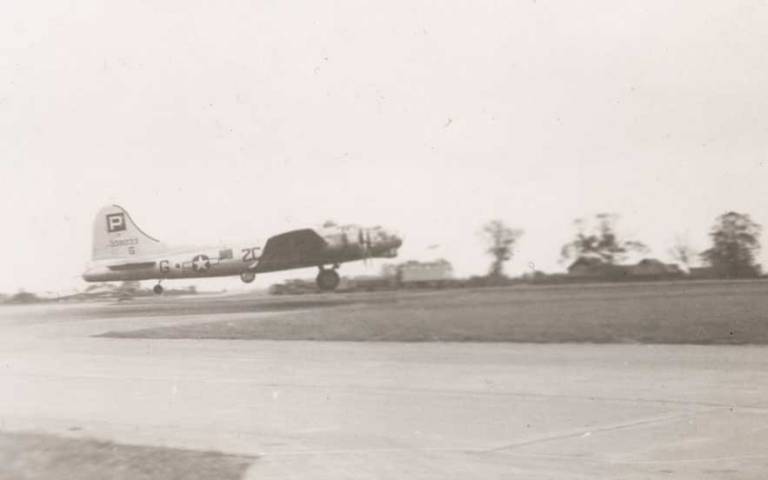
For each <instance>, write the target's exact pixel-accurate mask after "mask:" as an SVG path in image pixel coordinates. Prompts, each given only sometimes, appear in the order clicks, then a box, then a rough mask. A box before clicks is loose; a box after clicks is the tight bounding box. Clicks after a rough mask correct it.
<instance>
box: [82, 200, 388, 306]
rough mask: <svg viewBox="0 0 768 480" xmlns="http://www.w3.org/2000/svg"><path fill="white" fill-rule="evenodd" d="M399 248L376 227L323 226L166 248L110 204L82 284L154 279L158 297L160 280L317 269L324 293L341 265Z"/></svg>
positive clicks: (99, 220) (98, 222)
mask: <svg viewBox="0 0 768 480" xmlns="http://www.w3.org/2000/svg"><path fill="white" fill-rule="evenodd" d="M402 243H403V242H402V240H401V239H400V237H398V236H397V235H395V234H394V233H392V232H390V231H388V230H386V229H384V228H382V227H372V228H363V227H359V226H356V225H343V226H337V225H326V226H324V227H321V228H305V229H300V230H292V231H288V232H284V233H279V234H277V235H274V236H272V237H270V238H269V239H267V241H266V242H258V241H256V242H252V243H248V244H243V245H227V246H220V247H212V248H210V247H199V248H170V247H168V246H166V245H165V244H163V243H162V242H160V241H159V240H156V239H154V238H152V237H150V236H149V235H147V234H146V233H144V232H143V231H142V230H141V229H140V228H139V227H138V226H136V224H135V223H134V222H133V220H132V219H131V217H130V215H128V212H126V211H125V210H124V209H123V208H122V207H119V206H117V205H110V206H106V207H104V208H102V209H101V210H100V211H99V213H98V214H97V215H96V219H95V221H94V224H93V253H92V261H91V263H90V265H89V266H88V268H87V269H86V271H85V273H83V279H85V280H86V281H88V282H111V281H126V280H157V281H158V283H157V285H155V287H154V292H155V293H156V294H161V293H163V287H162V285H161V282H162V281H163V280H165V279H176V278H202V277H224V276H234V275H239V276H240V279H241V280H242V281H243V282H245V283H250V282H252V281H253V280H254V278H256V274H260V273H267V272H275V271H279V270H289V269H294V268H306V267H318V269H319V272H318V274H317V286H318V287H319V288H320V290H325V291H328V290H334V289H335V288H336V287H338V285H339V274H338V273H337V272H336V270H337V269H338V268H339V265H341V264H342V263H344V262H352V261H355V260H365V259H368V258H377V257H378V258H392V257H395V256H397V249H398V248H399V247H400V246H401V245H402Z"/></svg>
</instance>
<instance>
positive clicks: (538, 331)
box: [104, 281, 768, 344]
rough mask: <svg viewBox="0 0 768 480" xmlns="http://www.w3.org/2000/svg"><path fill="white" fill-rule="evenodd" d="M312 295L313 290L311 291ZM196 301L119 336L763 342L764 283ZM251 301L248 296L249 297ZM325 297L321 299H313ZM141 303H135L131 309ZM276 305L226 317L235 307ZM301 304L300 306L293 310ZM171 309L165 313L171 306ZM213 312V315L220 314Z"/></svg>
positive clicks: (766, 329)
mask: <svg viewBox="0 0 768 480" xmlns="http://www.w3.org/2000/svg"><path fill="white" fill-rule="evenodd" d="M313 297H314V298H313ZM196 302H198V305H199V308H198V309H195V308H190V305H191V304H188V305H187V306H186V307H185V308H183V309H182V311H183V312H182V313H184V314H195V313H199V314H205V315H208V316H210V317H211V321H210V322H205V323H197V324H194V325H177V326H168V327H162V328H150V329H142V330H134V331H122V330H121V331H119V332H107V333H105V334H104V336H109V337H121V338H199V339H203V338H208V339H269V340H325V341H405V342H425V341H446V342H455V341H474V342H545V343H555V342H594V343H626V342H632V343H680V344H684V343H690V344H768V282H759V281H753V282H667V283H646V284H615V285H569V286H557V287H553V286H550V287H509V288H486V289H474V290H445V291H433V292H383V293H373V294H370V293H369V294H361V295H317V296H312V297H293V298H282V299H279V300H274V299H266V300H261V301H260V302H261V303H260V302H259V301H253V300H249V301H242V302H237V301H232V300H228V301H227V302H226V303H223V304H222V305H224V306H223V308H220V309H217V305H216V303H215V302H216V300H209V301H208V303H206V302H200V301H198V300H196ZM249 302H250V303H249ZM320 306H323V307H325V308H318V307H320ZM135 308H139V307H137V306H133V307H128V309H129V310H130V309H135ZM265 309H267V310H282V311H283V313H282V314H281V315H277V316H273V317H262V316H254V318H242V317H240V318H238V319H227V318H226V317H227V315H226V314H227V313H232V312H233V311H239V312H247V311H254V312H258V311H264V310H265ZM295 309H298V311H292V310H295ZM172 311H173V310H172V309H169V311H168V312H167V313H168V314H170V312H172ZM217 317H218V318H217Z"/></svg>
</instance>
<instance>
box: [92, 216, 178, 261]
mask: <svg viewBox="0 0 768 480" xmlns="http://www.w3.org/2000/svg"><path fill="white" fill-rule="evenodd" d="M165 250H166V247H165V245H163V244H162V243H161V242H160V241H159V240H157V239H154V238H152V237H150V236H149V235H147V234H146V233H144V232H143V231H142V230H141V229H140V228H139V227H137V226H136V224H135V223H133V220H132V219H131V216H130V215H128V212H126V211H125V209H123V208H122V207H120V206H117V205H109V206H107V207H104V208H102V209H101V210H99V213H97V214H96V219H95V220H94V222H93V254H92V258H93V260H108V259H113V258H114V259H117V258H131V257H144V256H147V255H153V254H158V253H161V252H163V251H165Z"/></svg>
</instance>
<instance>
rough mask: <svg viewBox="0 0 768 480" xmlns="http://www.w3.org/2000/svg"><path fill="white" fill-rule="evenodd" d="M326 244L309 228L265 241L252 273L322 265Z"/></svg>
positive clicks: (282, 234)
mask: <svg viewBox="0 0 768 480" xmlns="http://www.w3.org/2000/svg"><path fill="white" fill-rule="evenodd" d="M325 247H326V242H325V240H323V237H321V236H320V235H318V234H317V232H316V231H314V230H312V229H311V228H305V229H302V230H293V231H290V232H286V233H281V234H279V235H275V236H274V237H271V238H270V239H269V240H267V243H266V245H264V251H263V252H262V254H261V257H260V258H259V261H258V263H257V264H256V266H255V268H254V271H256V272H270V271H274V270H280V269H284V268H298V267H304V266H313V265H319V264H320V263H322V260H323V255H324V251H325Z"/></svg>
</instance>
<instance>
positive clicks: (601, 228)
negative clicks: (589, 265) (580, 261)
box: [560, 213, 648, 265]
mask: <svg viewBox="0 0 768 480" xmlns="http://www.w3.org/2000/svg"><path fill="white" fill-rule="evenodd" d="M618 218H619V217H618V215H616V214H613V213H600V214H597V215H595V218H594V221H593V222H591V223H590V222H587V221H586V220H585V219H583V218H579V219H576V221H575V222H574V223H575V224H576V229H577V231H576V238H575V239H573V240H572V241H570V242H568V243H566V244H565V245H563V248H562V249H561V250H560V256H561V259H562V260H563V261H572V260H575V259H577V258H579V257H583V256H592V257H598V258H600V259H601V260H602V261H603V262H605V263H607V264H610V265H613V264H616V263H618V262H621V261H623V260H625V259H626V257H627V255H628V254H630V253H632V252H638V253H644V252H647V251H648V247H646V246H645V244H644V243H642V242H638V241H635V240H623V239H621V238H619V236H618V234H617V233H616V222H617V220H618Z"/></svg>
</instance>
